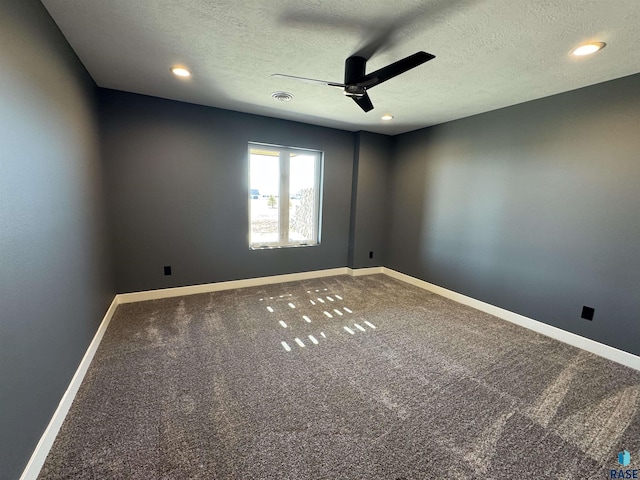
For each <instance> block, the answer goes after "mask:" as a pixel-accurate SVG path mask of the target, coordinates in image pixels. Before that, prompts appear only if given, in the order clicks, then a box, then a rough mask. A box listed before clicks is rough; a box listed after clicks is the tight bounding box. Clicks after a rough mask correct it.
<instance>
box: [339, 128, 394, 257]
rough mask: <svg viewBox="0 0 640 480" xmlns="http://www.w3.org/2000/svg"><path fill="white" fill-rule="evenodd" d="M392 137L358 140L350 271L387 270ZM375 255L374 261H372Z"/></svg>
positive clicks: (358, 136)
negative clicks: (384, 268) (376, 268)
mask: <svg viewBox="0 0 640 480" xmlns="http://www.w3.org/2000/svg"><path fill="white" fill-rule="evenodd" d="M393 143H394V139H393V137H389V136H386V135H380V134H377V133H370V132H358V133H357V134H356V139H355V155H354V172H356V174H355V175H354V177H353V179H354V180H353V187H352V188H353V191H352V199H351V238H350V244H349V267H352V268H368V267H380V266H384V265H385V262H386V258H387V245H386V239H387V235H386V232H387V224H388V210H389V202H390V200H391V198H390V195H389V194H388V190H389V173H390V162H391V159H392V155H393ZM369 252H373V258H369Z"/></svg>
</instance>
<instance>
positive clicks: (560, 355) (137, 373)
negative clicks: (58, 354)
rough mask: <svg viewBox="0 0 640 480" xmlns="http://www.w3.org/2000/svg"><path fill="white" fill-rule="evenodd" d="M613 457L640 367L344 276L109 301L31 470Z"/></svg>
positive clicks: (339, 471) (175, 473)
mask: <svg viewBox="0 0 640 480" xmlns="http://www.w3.org/2000/svg"><path fill="white" fill-rule="evenodd" d="M622 449H626V450H628V451H630V452H631V459H632V464H631V466H630V467H628V468H631V467H633V465H634V464H635V465H640V463H639V462H638V460H639V459H640V372H636V371H634V370H631V369H628V368H625V367H623V366H621V365H618V364H616V363H613V362H610V361H608V360H605V359H602V358H600V357H597V356H594V355H592V354H589V353H587V352H584V351H581V350H579V349H576V348H573V347H570V346H567V345H565V344H562V343H560V342H557V341H555V340H552V339H549V338H547V337H544V336H542V335H539V334H536V333H534V332H531V331H528V330H526V329H523V328H520V327H517V326H515V325H512V324H510V323H508V322H505V321H502V320H499V319H496V318H494V317H491V316H490V315H486V314H484V313H481V312H478V311H476V310H473V309H471V308H468V307H464V306H461V305H459V304H456V303H454V302H452V301H449V300H447V299H444V298H442V297H439V296H437V295H434V294H431V293H428V292H426V291H424V290H420V289H418V288H415V287H412V286H409V285H407V284H404V283H401V282H399V281H396V280H394V279H391V278H389V277H387V276H383V275H371V276H365V277H356V278H353V277H349V276H346V275H345V276H336V277H329V278H324V279H316V280H308V281H301V282H292V283H286V284H278V285H271V286H265V287H255V288H246V289H238V290H230V291H224V292H216V293H211V294H202V295H192V296H186V297H179V298H171V299H163V300H155V301H149V302H140V303H135V304H126V305H121V306H119V307H118V309H117V311H116V313H115V316H114V318H113V320H112V321H111V324H110V326H109V328H108V330H107V332H106V334H105V337H104V339H103V341H102V343H101V345H100V347H99V349H98V352H97V353H96V356H95V358H94V360H93V363H92V365H91V367H90V368H89V371H88V373H87V375H86V377H85V380H84V382H83V384H82V386H81V387H80V390H79V392H78V395H77V397H76V399H75V401H74V403H73V405H72V407H71V410H70V412H69V415H68V416H67V419H66V420H65V422H64V424H63V426H62V428H61V430H60V433H59V435H58V438H57V439H56V441H55V444H54V445H53V448H52V450H51V452H50V454H49V456H48V458H47V460H46V463H45V465H44V467H43V469H42V471H41V474H40V477H39V478H40V479H58V478H74V479H75V478H87V479H89V478H90V479H97V478H122V479H125V478H127V479H129V478H132V479H138V478H139V479H188V478H203V479H391V480H398V479H402V480H409V479H435V478H460V479H462V478H464V479H504V478H531V479H546V478H549V479H558V480H560V479H564V480H568V479H576V480H577V479H599V480H601V479H604V478H608V475H609V469H615V468H619V465H618V464H617V461H616V459H617V456H616V455H617V452H618V451H620V450H622ZM635 468H638V467H637V466H636V467H635Z"/></svg>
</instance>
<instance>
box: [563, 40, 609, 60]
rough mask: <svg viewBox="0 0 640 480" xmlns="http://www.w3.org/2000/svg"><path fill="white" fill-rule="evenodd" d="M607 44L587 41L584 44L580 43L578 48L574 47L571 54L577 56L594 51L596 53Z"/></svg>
mask: <svg viewBox="0 0 640 480" xmlns="http://www.w3.org/2000/svg"><path fill="white" fill-rule="evenodd" d="M605 46H606V43H604V42H592V43H585V44H584V45H580V46H579V47H578V48H575V49H573V50H572V51H571V55H575V56H576V57H583V56H585V55H591V54H592V53H596V52H597V51H598V50H602V49H603V48H604V47H605Z"/></svg>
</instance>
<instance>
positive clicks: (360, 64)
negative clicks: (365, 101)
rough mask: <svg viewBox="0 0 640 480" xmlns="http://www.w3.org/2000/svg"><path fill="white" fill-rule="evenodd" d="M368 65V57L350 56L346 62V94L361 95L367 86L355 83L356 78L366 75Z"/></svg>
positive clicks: (350, 95) (351, 95)
mask: <svg viewBox="0 0 640 480" xmlns="http://www.w3.org/2000/svg"><path fill="white" fill-rule="evenodd" d="M366 67H367V59H366V58H364V57H349V58H347V59H346V60H345V62H344V84H345V88H344V94H345V95H347V96H349V97H361V96H363V95H364V93H365V88H364V87H362V86H359V85H353V83H354V82H355V81H356V80H359V79H360V78H362V77H364V75H365V69H366Z"/></svg>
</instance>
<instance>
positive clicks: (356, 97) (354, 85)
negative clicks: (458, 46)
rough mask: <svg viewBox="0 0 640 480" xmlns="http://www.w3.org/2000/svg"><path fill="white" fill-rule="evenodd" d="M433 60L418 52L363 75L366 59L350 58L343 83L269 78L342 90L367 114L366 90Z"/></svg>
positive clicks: (367, 96)
mask: <svg viewBox="0 0 640 480" xmlns="http://www.w3.org/2000/svg"><path fill="white" fill-rule="evenodd" d="M434 58H435V55H431V54H430V53H427V52H418V53H414V54H413V55H409V56H408V57H405V58H403V59H402V60H398V61H397V62H394V63H392V64H390V65H387V66H386V67H382V68H380V69H378V70H376V71H375V72H371V73H369V74H365V68H366V66H367V59H366V58H364V57H360V56H352V57H349V58H347V60H346V61H345V63H344V83H337V82H327V81H324V80H315V79H313V78H305V77H296V76H293V75H283V74H280V73H274V74H273V75H271V76H272V77H276V78H291V79H294V80H299V81H302V82H306V83H313V84H317V85H327V86H329V87H338V88H342V89H343V93H344V94H345V95H346V96H347V97H351V98H352V99H353V101H354V102H356V103H357V104H358V106H359V107H360V108H362V110H364V111H365V112H369V111H371V110H373V103H371V99H370V98H369V95H368V94H367V90H369V89H370V88H373V87H375V86H376V85H380V84H381V83H382V82H386V81H387V80H389V79H391V78H393V77H397V76H398V75H400V74H401V73H404V72H406V71H408V70H411V69H412V68H415V67H417V66H418V65H422V64H423V63H425V62H428V61H429V60H432V59H434Z"/></svg>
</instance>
